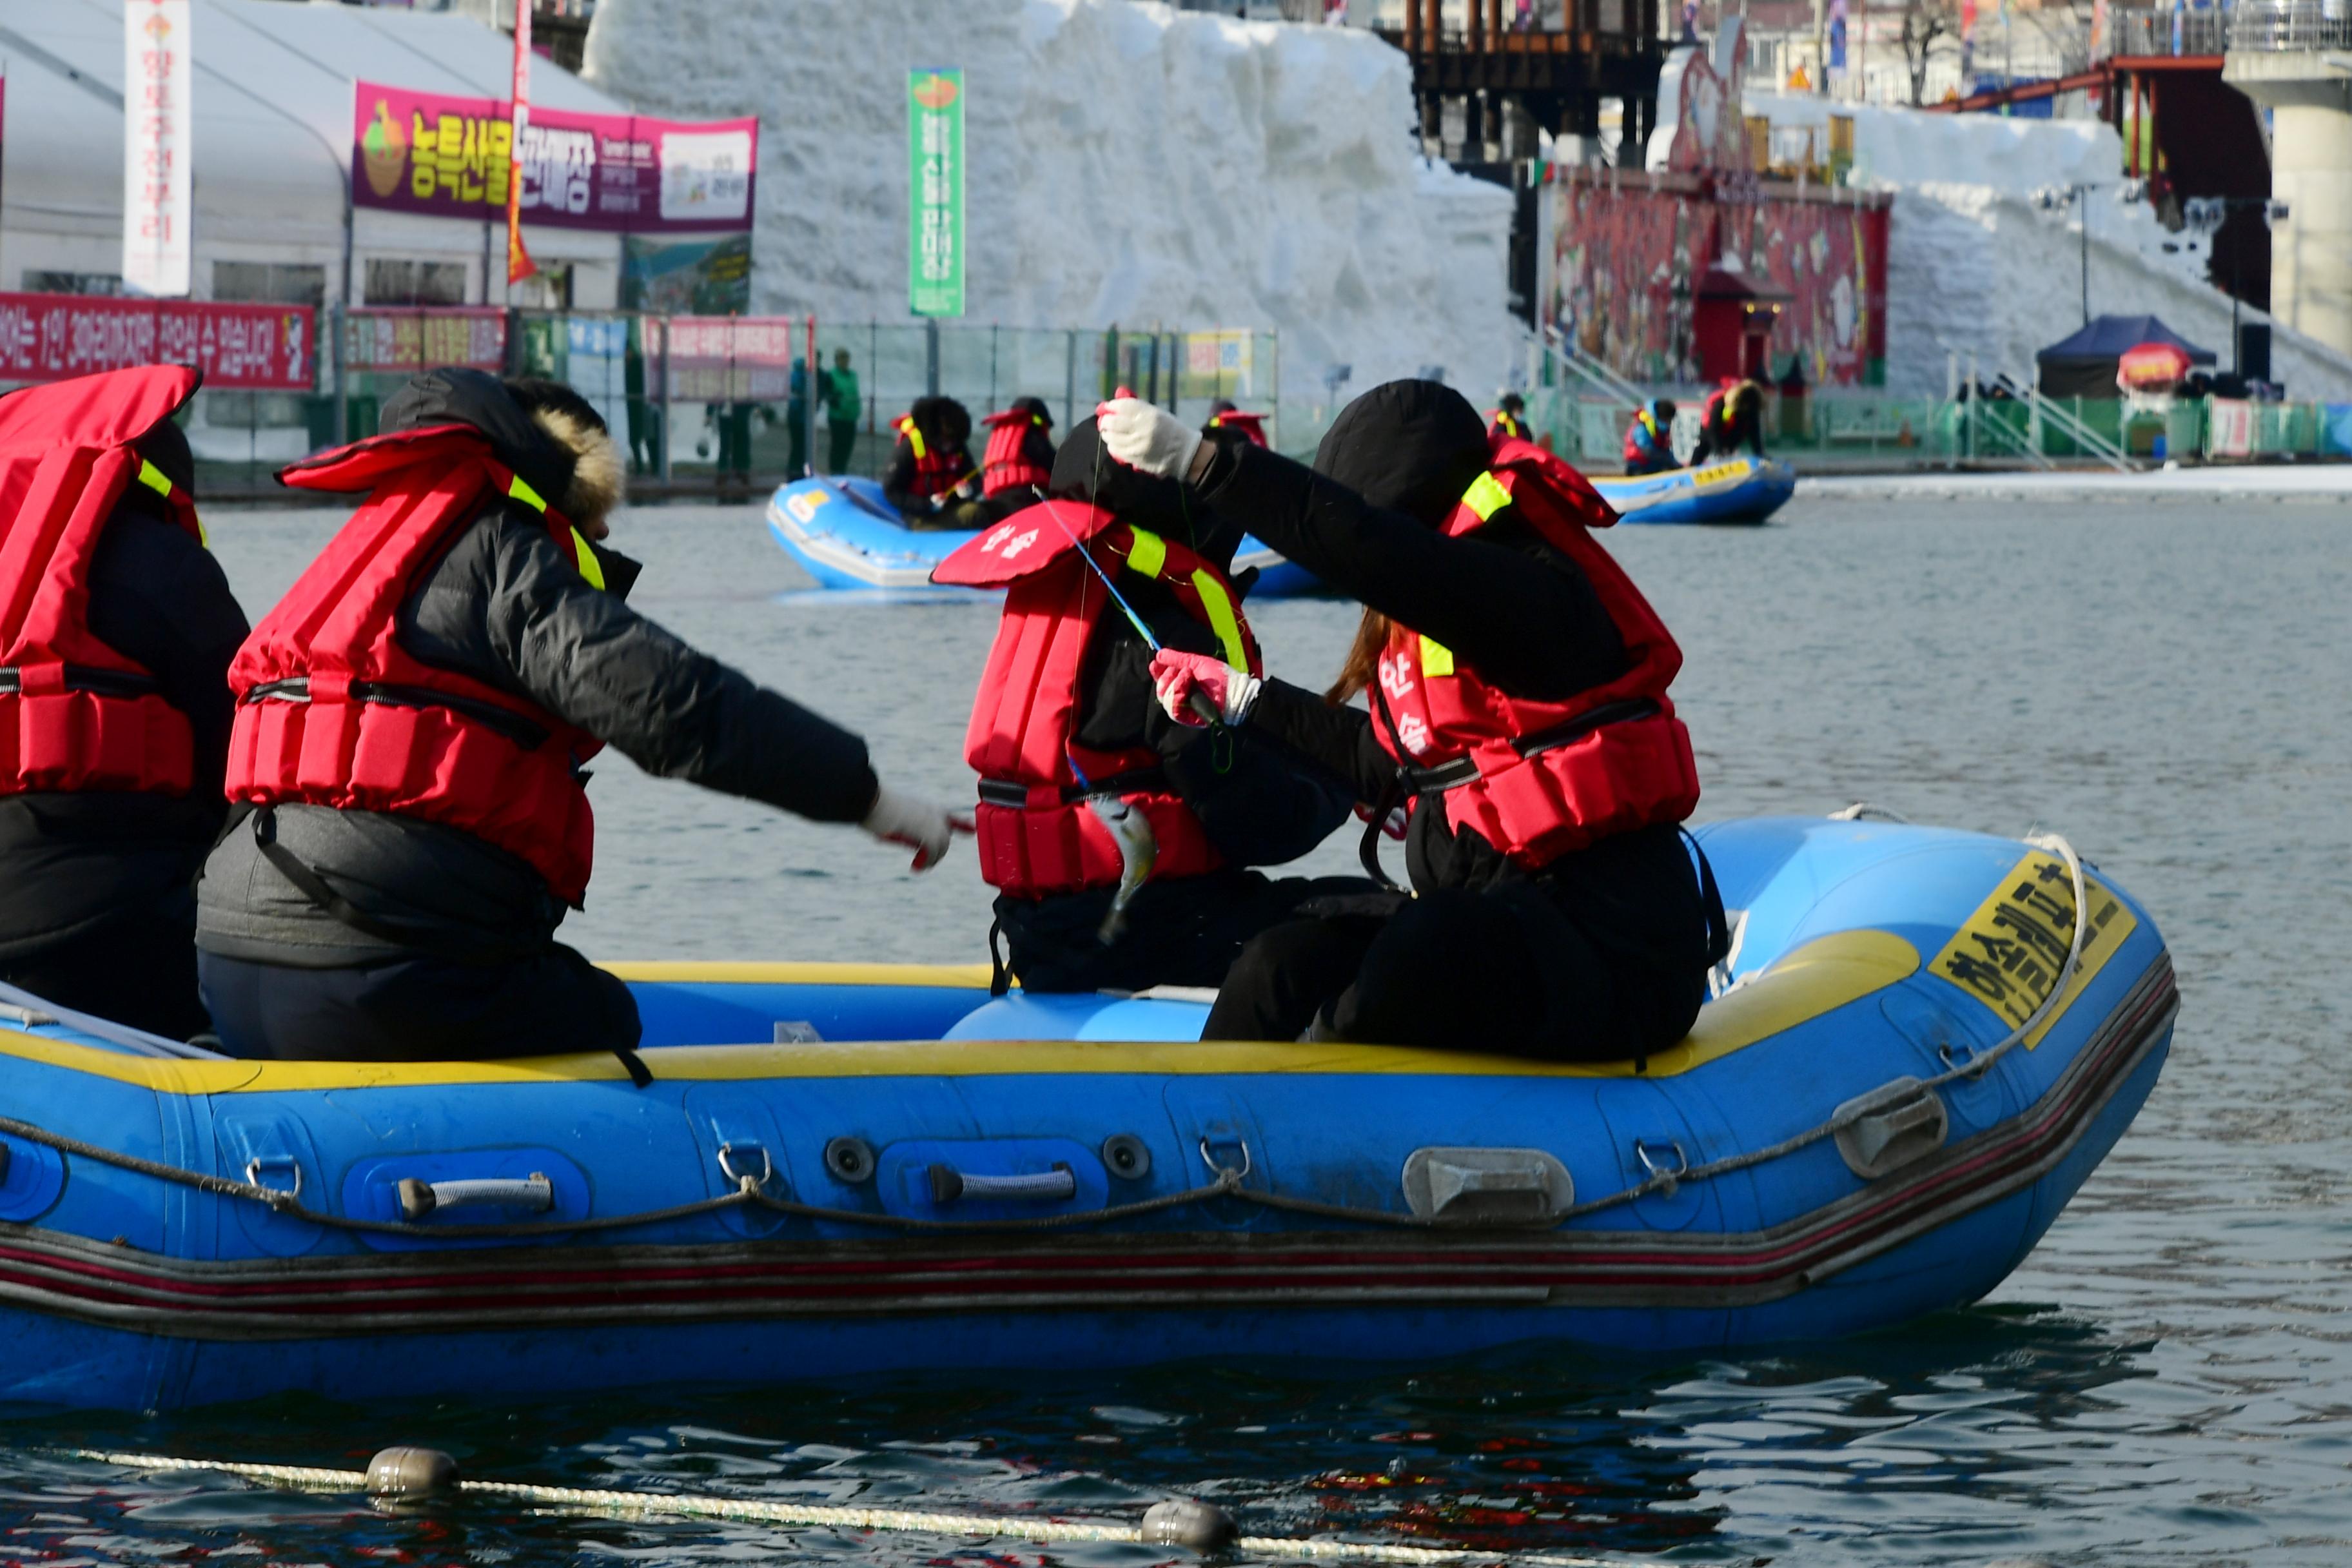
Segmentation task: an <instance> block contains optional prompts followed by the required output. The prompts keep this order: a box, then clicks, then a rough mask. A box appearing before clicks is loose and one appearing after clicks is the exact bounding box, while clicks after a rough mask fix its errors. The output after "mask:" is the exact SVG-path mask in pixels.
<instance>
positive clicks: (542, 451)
mask: <svg viewBox="0 0 2352 1568" xmlns="http://www.w3.org/2000/svg"><path fill="white" fill-rule="evenodd" d="M434 425H470V426H473V427H474V428H475V429H477V430H478V431H480V432H481V433H482V434H483V436H485V437H488V440H489V443H490V449H491V451H492V452H494V453H495V454H496V455H497V457H498V459H499V461H500V462H501V463H504V464H505V465H506V466H507V467H508V468H512V469H513V470H514V471H515V473H516V475H517V476H518V477H519V478H520V479H521V480H522V482H523V483H525V484H527V485H529V486H530V488H531V489H534V490H536V491H537V492H539V494H541V495H542V496H545V497H546V498H547V499H548V500H549V501H550V502H551V504H552V505H553V506H554V508H555V510H558V511H560V512H562V514H563V515H564V516H565V517H567V518H569V519H571V520H572V521H573V522H575V523H585V522H593V521H596V520H597V519H600V518H602V517H604V516H605V515H606V514H607V513H609V512H610V511H611V510H613V509H614V507H616V506H618V505H619V504H620V503H621V500H622V497H623V494H624V492H625V489H626V488H627V465H626V464H625V462H624V461H623V459H622V457H621V448H620V447H619V445H618V443H616V442H615V441H614V439H613V437H612V436H611V434H610V433H609V432H607V431H604V430H600V429H598V428H597V427H596V426H593V425H592V424H589V423H588V422H587V421H585V420H583V419H581V418H579V417H578V416H574V415H571V414H568V413H566V412H564V411H563V410H562V409H557V408H538V409H526V408H524V407H523V406H522V405H521V404H520V403H518V402H517V401H516V400H515V397H514V396H513V395H512V394H510V393H509V391H508V390H507V386H506V384H505V383H503V382H501V381H500V380H499V378H498V377H497V376H495V375H492V374H490V373H489V372H488V371H483V370H469V369H465V368H462V367H460V368H453V369H448V370H436V371H428V372H427V373H426V374H423V375H420V376H418V377H417V378H416V379H415V380H414V381H412V382H410V383H409V384H407V385H406V386H404V387H402V388H401V389H400V390H399V391H398V392H396V393H394V394H393V395H392V396H391V397H390V398H388V399H387V400H386V401H385V403H384V405H383V418H382V420H381V422H380V428H382V429H383V430H384V431H385V432H387V433H389V432H392V431H396V430H416V429H422V428H424V427H425V426H434Z"/></svg>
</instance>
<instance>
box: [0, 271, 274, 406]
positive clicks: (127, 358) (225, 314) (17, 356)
mask: <svg viewBox="0 0 2352 1568" xmlns="http://www.w3.org/2000/svg"><path fill="white" fill-rule="evenodd" d="M316 325H317V321H316V316H315V313H314V312H313V311H312V310H311V309H310V306H308V305H220V304H200V303H191V302H188V301H184V300H126V299H118V298H109V297H105V296H100V295H88V294H0V382H12V381H13V382H26V381H65V380H67V379H68V378H70V377H73V376H77V375H95V374H98V373H99V372H100V371H108V370H121V369H123V368H125V367H127V366H130V365H139V364H192V365H194V366H195V367H196V368H197V369H198V370H201V371H203V372H204V373H205V386H206V387H208V388H210V389H211V390H213V391H215V392H229V391H240V392H309V391H310V390H311V388H312V385H313V384H314V380H315V371H314V367H315V366H316V364H317V363H318V361H317V350H318V344H317V342H316V341H315V339H314V336H313V333H314V331H315V328H316Z"/></svg>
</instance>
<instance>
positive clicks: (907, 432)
mask: <svg viewBox="0 0 2352 1568" xmlns="http://www.w3.org/2000/svg"><path fill="white" fill-rule="evenodd" d="M898 432H899V434H900V435H902V436H904V437H907V445H908V447H910V448H911V449H912V450H913V452H914V454H915V461H917V462H921V461H922V460H923V459H924V458H928V457H929V456H930V450H929V448H928V447H925V446H924V445H923V433H922V432H921V431H920V430H918V429H916V428H915V422H914V421H913V420H911V419H909V420H908V421H906V422H905V423H904V424H902V425H900V426H898Z"/></svg>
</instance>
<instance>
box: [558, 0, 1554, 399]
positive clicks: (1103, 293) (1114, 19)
mask: <svg viewBox="0 0 2352 1568" xmlns="http://www.w3.org/2000/svg"><path fill="white" fill-rule="evenodd" d="M954 66H961V68H962V69H963V72H964V84H965V90H966V93H967V95H968V96H967V99H966V104H967V107H966V111H965V112H966V123H965V144H966V148H967V160H968V162H967V173H966V186H965V201H966V207H967V211H968V214H969V217H968V222H969V225H970V237H969V245H968V252H967V254H968V256H969V258H970V269H969V273H968V281H967V309H968V312H969V313H968V317H967V319H968V320H970V321H978V322H988V321H995V322H1001V323H1003V324H1005V325H1008V326H1033V327H1106V326H1111V325H1118V326H1123V327H1129V328H1138V327H1150V326H1153V325H1161V326H1167V327H1171V328H1172V327H1185V328H1211V327H1234V328H1239V327H1254V328H1265V327H1272V328H1275V329H1276V330H1278V331H1280V332H1281V333H1282V336H1283V342H1282V367H1283V375H1284V378H1285V381H1286V383H1287V386H1286V392H1287V394H1288V395H1294V396H1305V395H1309V394H1310V393H1312V394H1318V395H1319V393H1320V390H1321V386H1322V382H1323V377H1324V374H1325V372H1326V370H1327V369H1328V367H1329V366H1331V365H1333V364H1335V363H1336V364H1348V365H1351V366H1352V367H1353V371H1354V374H1353V378H1352V381H1351V383H1350V384H1351V385H1352V386H1353V387H1355V388H1358V389H1360V388H1363V387H1366V386H1369V385H1371V384H1375V383H1377V382H1379V381H1382V380H1386V379H1388V378H1390V377H1392V376H1399V375H1411V374H1416V373H1417V372H1418V371H1419V370H1421V369H1422V368H1423V367H1424V366H1429V365H1443V366H1444V367H1445V372H1446V374H1447V377H1448V379H1450V380H1452V381H1453V382H1454V384H1457V385H1460V386H1463V387H1465V389H1467V390H1468V391H1470V392H1471V393H1472V394H1473V395H1479V394H1482V393H1484V392H1485V391H1486V390H1488V389H1490V388H1491V387H1492V386H1493V385H1494V384H1496V382H1497V381H1498V380H1499V379H1500V377H1501V376H1502V375H1503V374H1504V372H1505V370H1506V367H1507V363H1508V360H1509V356H1510V353H1511V349H1512V344H1513V342H1514V336H1513V331H1512V321H1511V318H1510V316H1509V313H1508V310H1507V300H1506V269H1507V250H1508V243H1509V231H1510V209H1511V199H1510V196H1509V194H1508V193H1507V192H1506V191H1504V190H1502V189H1501V188H1500V187H1498V186H1495V185H1491V184H1486V183H1485V182H1482V181H1477V180H1474V179H1471V178H1469V177H1467V176H1465V175H1462V174H1455V173H1454V172H1453V171H1451V170H1448V169H1445V168H1444V167H1443V166H1433V165H1431V164H1430V163H1428V162H1427V161H1425V160H1424V159H1423V158H1422V157H1421V156H1420V155H1419V153H1418V151H1417V149H1416V144H1415V138H1414V135H1413V108H1412V75H1411V71H1410V68H1408V66H1407V63H1406V61H1405V58H1404V57H1403V56H1402V54H1400V53H1398V52H1397V51H1396V50H1395V49H1393V48H1391V47H1388V46H1387V45H1385V44H1383V43H1381V42H1380V41H1379V40H1378V39H1377V38H1374V37H1371V36H1370V35H1369V34H1367V33H1365V32H1363V31H1361V30H1360V29H1356V28H1345V27H1301V26H1287V25H1284V24H1280V23H1270V22H1259V23H1242V22H1237V21H1234V20H1232V19H1230V18H1226V17H1222V16H1210V15H1206V14H1202V13H1192V12H1177V11H1173V10H1171V8H1169V7H1167V6H1165V5H1145V4H1134V3H1130V0H603V3H602V4H601V5H598V6H597V8H596V16H595V21H594V24H593V27H592V28H591V30H590V32H589V36H588V45H587V59H586V65H585V68H584V70H583V75H584V76H585V77H586V78H587V79H589V80H590V81H592V82H593V83H595V84H596V85H597V86H598V87H600V88H603V89H605V90H607V91H610V92H613V93H615V94H617V95H619V96H620V97H623V98H625V99H627V100H630V101H631V102H633V103H636V104H639V105H642V106H644V107H645V108H646V109H647V110H651V111H654V112H659V113H664V114H670V115H676V116H679V117H715V116H719V115H729V114H744V113H757V114H758V115H759V116H760V120H761V156H760V181H759V187H758V188H759V208H760V210H759V214H758V232H757V237H756V241H755V243H754V246H753V258H754V271H753V275H752V296H753V306H754V308H755V309H757V310H774V311H801V310H814V311H815V312H816V313H817V314H818V315H819V316H820V317H824V318H830V319H832V320H835V321H866V320H878V321H898V320H903V319H905V317H906V313H907V277H906V265H907V263H906V256H907V240H906V232H907V209H906V202H907V192H906V184H907V179H906V174H905V169H906V159H907V154H906V119H905V110H904V107H903V105H904V102H905V93H906V73H907V71H908V69H909V68H917V67H954Z"/></svg>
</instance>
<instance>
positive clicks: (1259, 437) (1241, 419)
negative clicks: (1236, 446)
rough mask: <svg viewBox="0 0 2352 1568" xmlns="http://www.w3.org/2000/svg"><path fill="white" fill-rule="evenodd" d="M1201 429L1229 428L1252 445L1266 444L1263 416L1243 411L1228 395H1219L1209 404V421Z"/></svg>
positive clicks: (1260, 445) (1261, 445)
mask: <svg viewBox="0 0 2352 1568" xmlns="http://www.w3.org/2000/svg"><path fill="white" fill-rule="evenodd" d="M1202 430H1204V431H1207V430H1231V431H1233V432H1234V433H1235V434H1236V435H1238V436H1240V437H1241V438H1242V439H1243V440H1244V441H1247V442H1248V443H1249V444H1250V445H1252V446H1253V447H1263V446H1265V445H1266V439H1265V415H1263V414H1250V413H1245V412H1244V411H1243V410H1242V409H1241V408H1239V407H1238V406H1236V405H1234V400H1233V399H1232V398H1230V397H1220V398H1218V399H1217V400H1216V401H1215V402H1214V403H1213V404H1211V405H1209V422H1208V423H1207V424H1206V425H1204V426H1202Z"/></svg>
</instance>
